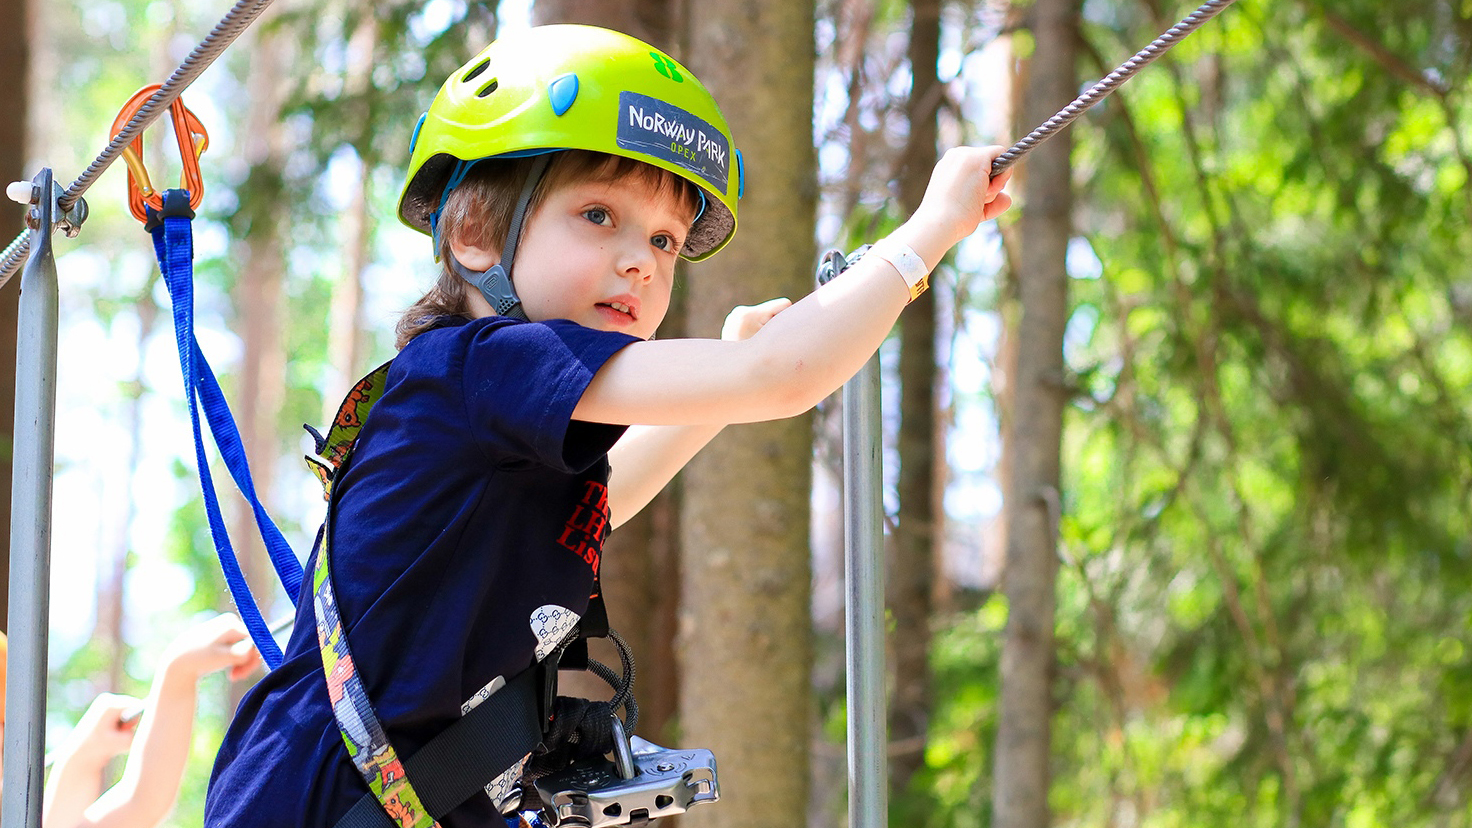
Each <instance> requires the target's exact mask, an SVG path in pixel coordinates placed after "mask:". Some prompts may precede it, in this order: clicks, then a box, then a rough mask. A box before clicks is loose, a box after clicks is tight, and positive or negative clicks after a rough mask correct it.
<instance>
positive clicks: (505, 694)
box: [336, 664, 546, 828]
mask: <svg viewBox="0 0 1472 828" xmlns="http://www.w3.org/2000/svg"><path fill="white" fill-rule="evenodd" d="M543 673H544V671H543V669H542V665H540V664H539V665H535V666H532V667H529V668H527V669H526V670H523V671H521V672H520V673H518V674H517V675H516V676H515V677H514V678H512V679H511V681H510V682H508V683H507V684H506V686H505V687H502V688H501V689H500V690H497V691H496V692H494V693H492V694H491V695H490V697H489V698H487V699H486V700H485V701H483V702H481V703H480V704H479V705H477V706H476V707H475V709H474V710H471V711H470V712H469V713H466V714H465V715H464V716H462V717H460V719H459V720H458V721H456V722H455V723H454V724H452V725H450V726H449V727H448V728H445V730H444V731H443V732H442V733H440V734H439V735H438V736H436V737H434V738H433V739H431V740H430V742H429V743H428V744H426V745H425V746H424V747H422V748H420V749H419V752H417V753H415V754H414V755H413V756H411V757H409V758H408V759H407V760H405V761H404V773H405V774H406V775H407V776H408V777H409V778H410V779H411V780H413V783H414V788H415V789H416V790H417V791H419V797H420V801H421V802H423V803H424V807H425V810H427V811H429V813H430V815H431V816H433V817H434V818H435V819H436V820H439V819H441V818H443V817H444V815H445V814H447V813H449V812H450V811H451V810H453V809H454V808H455V807H456V806H458V805H459V804H460V803H462V802H464V801H465V800H467V799H469V798H470V797H472V796H474V795H476V794H478V793H479V794H482V795H483V794H484V790H485V786H486V784H487V783H489V782H490V781H491V780H493V779H495V778H496V776H497V775H499V774H501V773H504V772H505V771H506V769H507V768H509V767H511V766H512V765H514V764H516V763H517V762H519V761H521V758H522V757H524V756H526V755H527V754H528V753H531V752H533V751H534V750H535V749H536V748H537V746H538V745H540V744H541V742H542V719H543V714H542V711H541V696H542V687H543V684H544V683H545V681H546V679H545V676H544V674H543ZM336 828H398V825H397V824H396V823H395V822H394V821H393V819H391V818H390V817H389V815H388V813H387V812H386V811H384V809H383V806H382V805H380V804H379V802H378V799H377V798H376V797H374V795H373V794H372V793H371V792H370V793H366V794H364V795H363V797H362V798H361V799H359V800H358V801H357V802H356V803H355V804H354V805H353V807H352V810H350V811H348V812H347V814H345V815H344V816H343V817H342V819H339V820H338V821H337V826H336Z"/></svg>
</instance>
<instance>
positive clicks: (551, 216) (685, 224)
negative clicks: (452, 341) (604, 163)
mask: <svg viewBox="0 0 1472 828" xmlns="http://www.w3.org/2000/svg"><path fill="white" fill-rule="evenodd" d="M693 220H694V215H693V214H692V213H691V212H690V210H688V209H687V208H685V207H684V206H683V205H681V204H680V203H679V202H678V201H677V200H676V199H675V198H674V197H673V196H672V195H671V194H668V193H666V194H663V195H661V194H660V193H659V191H658V190H656V189H655V188H653V187H650V186H647V185H645V184H643V183H642V182H640V181H638V180H637V179H624V180H620V181H614V182H583V183H575V184H570V185H567V186H564V187H561V188H559V189H557V190H556V191H554V192H551V193H548V194H547V196H546V197H545V198H544V199H543V200H542V203H541V205H540V206H539V207H538V208H537V209H536V210H535V211H534V212H533V213H532V215H531V217H530V218H529V219H528V222H527V227H526V230H525V232H524V233H523V234H522V240H521V243H520V245H518V247H517V249H516V260H515V261H514V262H513V263H512V271H511V280H512V282H513V284H514V285H515V286H516V292H517V295H518V296H520V297H521V303H522V308H523V309H524V310H525V311H526V314H527V318H528V319H531V320H533V321H542V320H547V319H570V320H572V321H574V322H577V323H578V324H580V325H583V326H585V327H589V328H596V329H598V330H604V331H622V332H624V333H627V334H631V335H633V336H637V337H639V338H640V339H648V338H649V337H650V336H653V335H654V331H655V329H656V328H658V327H659V323H660V322H661V321H662V320H663V319H664V316H665V313H666V312H667V311H668V310H669V306H670V290H671V289H672V288H673V286H674V272H675V260H676V258H677V257H678V255H679V250H680V248H681V247H682V246H683V245H684V243H685V236H686V234H687V233H688V232H689V229H690V224H691V222H692V221H693ZM452 250H453V252H454V253H455V256H456V258H458V259H459V260H460V262H461V263H462V264H464V265H465V266H466V267H469V268H472V269H475V270H484V269H486V268H488V267H490V266H491V265H492V264H494V263H495V262H496V261H497V260H498V258H499V257H498V256H497V255H496V253H495V252H494V251H487V250H482V249H479V248H469V247H463V246H461V245H453V246H452ZM472 293H474V291H472ZM473 298H474V299H477V300H478V299H480V298H481V297H479V296H478V295H477V296H474V297H473ZM486 310H489V307H487V308H486Z"/></svg>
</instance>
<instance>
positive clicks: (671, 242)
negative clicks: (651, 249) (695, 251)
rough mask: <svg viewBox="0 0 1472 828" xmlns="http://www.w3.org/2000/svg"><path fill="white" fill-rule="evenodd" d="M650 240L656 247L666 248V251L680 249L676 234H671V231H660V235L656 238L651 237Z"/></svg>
mask: <svg viewBox="0 0 1472 828" xmlns="http://www.w3.org/2000/svg"><path fill="white" fill-rule="evenodd" d="M649 241H650V243H651V244H653V245H654V246H655V247H658V248H659V249H660V250H666V251H668V250H678V249H679V244H677V243H676V242H675V237H674V236H671V235H670V234H669V233H660V234H659V235H657V236H655V237H654V238H652V239H650V240H649Z"/></svg>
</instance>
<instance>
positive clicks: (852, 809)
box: [843, 356, 889, 828]
mask: <svg viewBox="0 0 1472 828" xmlns="http://www.w3.org/2000/svg"><path fill="white" fill-rule="evenodd" d="M843 457H844V462H843V515H844V525H845V535H846V537H847V540H848V543H847V551H846V552H845V568H844V591H845V597H846V598H847V600H846V602H845V604H846V606H845V613H846V616H847V625H848V634H847V636H846V640H845V647H846V650H847V659H848V678H847V688H848V824H849V826H850V828H883V826H885V825H886V824H887V823H888V817H889V815H888V812H889V802H888V798H889V774H888V755H887V747H888V743H889V739H888V733H887V729H886V726H887V722H886V721H885V719H886V717H885V699H884V559H883V549H884V525H883V520H884V511H883V509H884V502H883V496H884V490H883V483H884V479H883V462H882V458H881V456H880V410H879V357H878V356H875V357H874V358H872V359H870V360H869V362H868V363H867V364H866V365H865V366H864V368H863V370H861V371H859V373H858V374H856V375H854V378H853V379H851V380H849V381H848V382H847V383H846V384H845V385H844V386H843Z"/></svg>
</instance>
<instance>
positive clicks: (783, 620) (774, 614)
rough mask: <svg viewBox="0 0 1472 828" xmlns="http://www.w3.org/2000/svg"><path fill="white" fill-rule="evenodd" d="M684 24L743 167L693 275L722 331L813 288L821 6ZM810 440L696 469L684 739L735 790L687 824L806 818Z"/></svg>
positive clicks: (782, 1)
mask: <svg viewBox="0 0 1472 828" xmlns="http://www.w3.org/2000/svg"><path fill="white" fill-rule="evenodd" d="M685 20H686V21H687V24H688V26H689V28H690V35H689V41H688V42H687V44H686V51H685V54H686V55H687V56H688V57H689V61H688V66H689V68H690V70H691V71H692V72H694V73H695V75H696V76H697V77H699V78H700V79H701V80H703V81H704V82H705V84H706V85H707V86H708V87H709V88H710V90H711V92H712V94H714V95H715V97H716V100H717V101H719V103H720V105H721V109H722V111H723V112H724V113H725V115H726V118H727V120H728V121H729V122H730V124H731V129H732V132H733V133H734V135H735V139H736V146H737V147H739V148H741V149H742V151H743V152H744V157H745V160H746V169H747V186H746V193H745V198H744V199H743V200H742V202H741V219H740V222H741V232H740V233H738V234H737V236H736V238H735V240H734V241H733V242H732V243H731V245H730V246H729V247H728V248H726V249H725V250H723V251H722V252H721V253H720V254H719V255H717V256H716V257H715V258H713V259H711V260H710V262H708V263H705V264H701V265H698V266H694V267H692V268H691V273H690V278H689V291H690V292H689V297H690V298H689V302H690V304H689V321H690V331H691V333H693V334H695V335H703V336H713V335H715V334H716V333H717V332H718V331H719V330H720V327H721V322H722V320H723V319H724V318H725V315H726V313H727V312H729V311H730V309H731V308H732V306H734V305H736V304H750V303H752V302H755V301H760V300H764V299H767V298H770V297H772V296H791V297H798V296H801V295H803V294H805V293H807V292H808V291H809V289H810V285H811V283H812V271H813V260H814V258H815V252H814V245H813V234H814V216H815V210H816V198H817V178H816V169H817V162H816V158H815V152H814V149H813V134H812V133H813V73H814V54H813V51H814V46H813V31H814V25H815V9H814V5H813V3H811V2H792V0H749V2H745V3H702V4H699V5H694V4H692V5H691V6H690V8H689V10H688V12H687V14H686V15H685ZM734 160H735V159H734V158H733V162H734ZM731 173H732V175H735V174H736V169H735V166H734V164H733V166H732V170H731ZM812 444H813V435H812V420H811V416H808V415H805V416H801V417H796V418H793V419H790V420H783V421H778V422H771V423H760V424H755V425H741V426H732V427H730V428H728V429H726V431H725V432H724V433H723V434H722V435H721V436H719V437H718V438H716V440H715V441H714V442H713V443H712V444H711V445H710V447H708V448H707V449H706V450H705V451H704V452H702V453H701V454H700V455H699V456H698V457H696V458H695V460H694V462H692V463H691V464H690V466H689V467H688V468H687V470H686V478H685V489H684V493H685V503H684V506H683V508H682V511H681V516H680V518H681V531H682V535H681V541H682V548H683V553H684V564H683V566H682V568H681V577H682V590H683V595H682V598H683V602H682V605H681V616H680V637H679V641H678V653H679V656H680V667H681V669H680V675H681V685H680V732H681V734H682V735H683V737H684V738H683V740H682V741H683V743H684V744H688V745H700V746H704V747H709V748H711V749H713V750H714V751H715V752H716V755H717V757H718V761H719V762H720V768H721V783H722V789H723V791H724V794H723V796H722V799H721V803H720V805H719V806H718V807H715V808H706V809H697V810H695V811H692V812H691V813H690V814H689V815H688V816H687V817H686V818H685V820H686V822H687V823H688V824H691V825H701V826H707V825H709V826H740V828H749V826H778V825H794V824H802V823H803V822H804V821H805V814H806V812H807V807H808V795H807V788H808V765H809V739H810V733H811V727H810V725H811V718H812V713H811V710H810V708H811V701H810V700H811V686H810V685H811V680H810V668H811V661H812V651H813V647H812V623H811V606H810V604H811V600H810V592H811V579H812V575H811V569H812V567H811V560H810V554H809V544H808V529H809V498H810V489H811V486H810V478H811V475H812V451H813V445H812Z"/></svg>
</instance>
